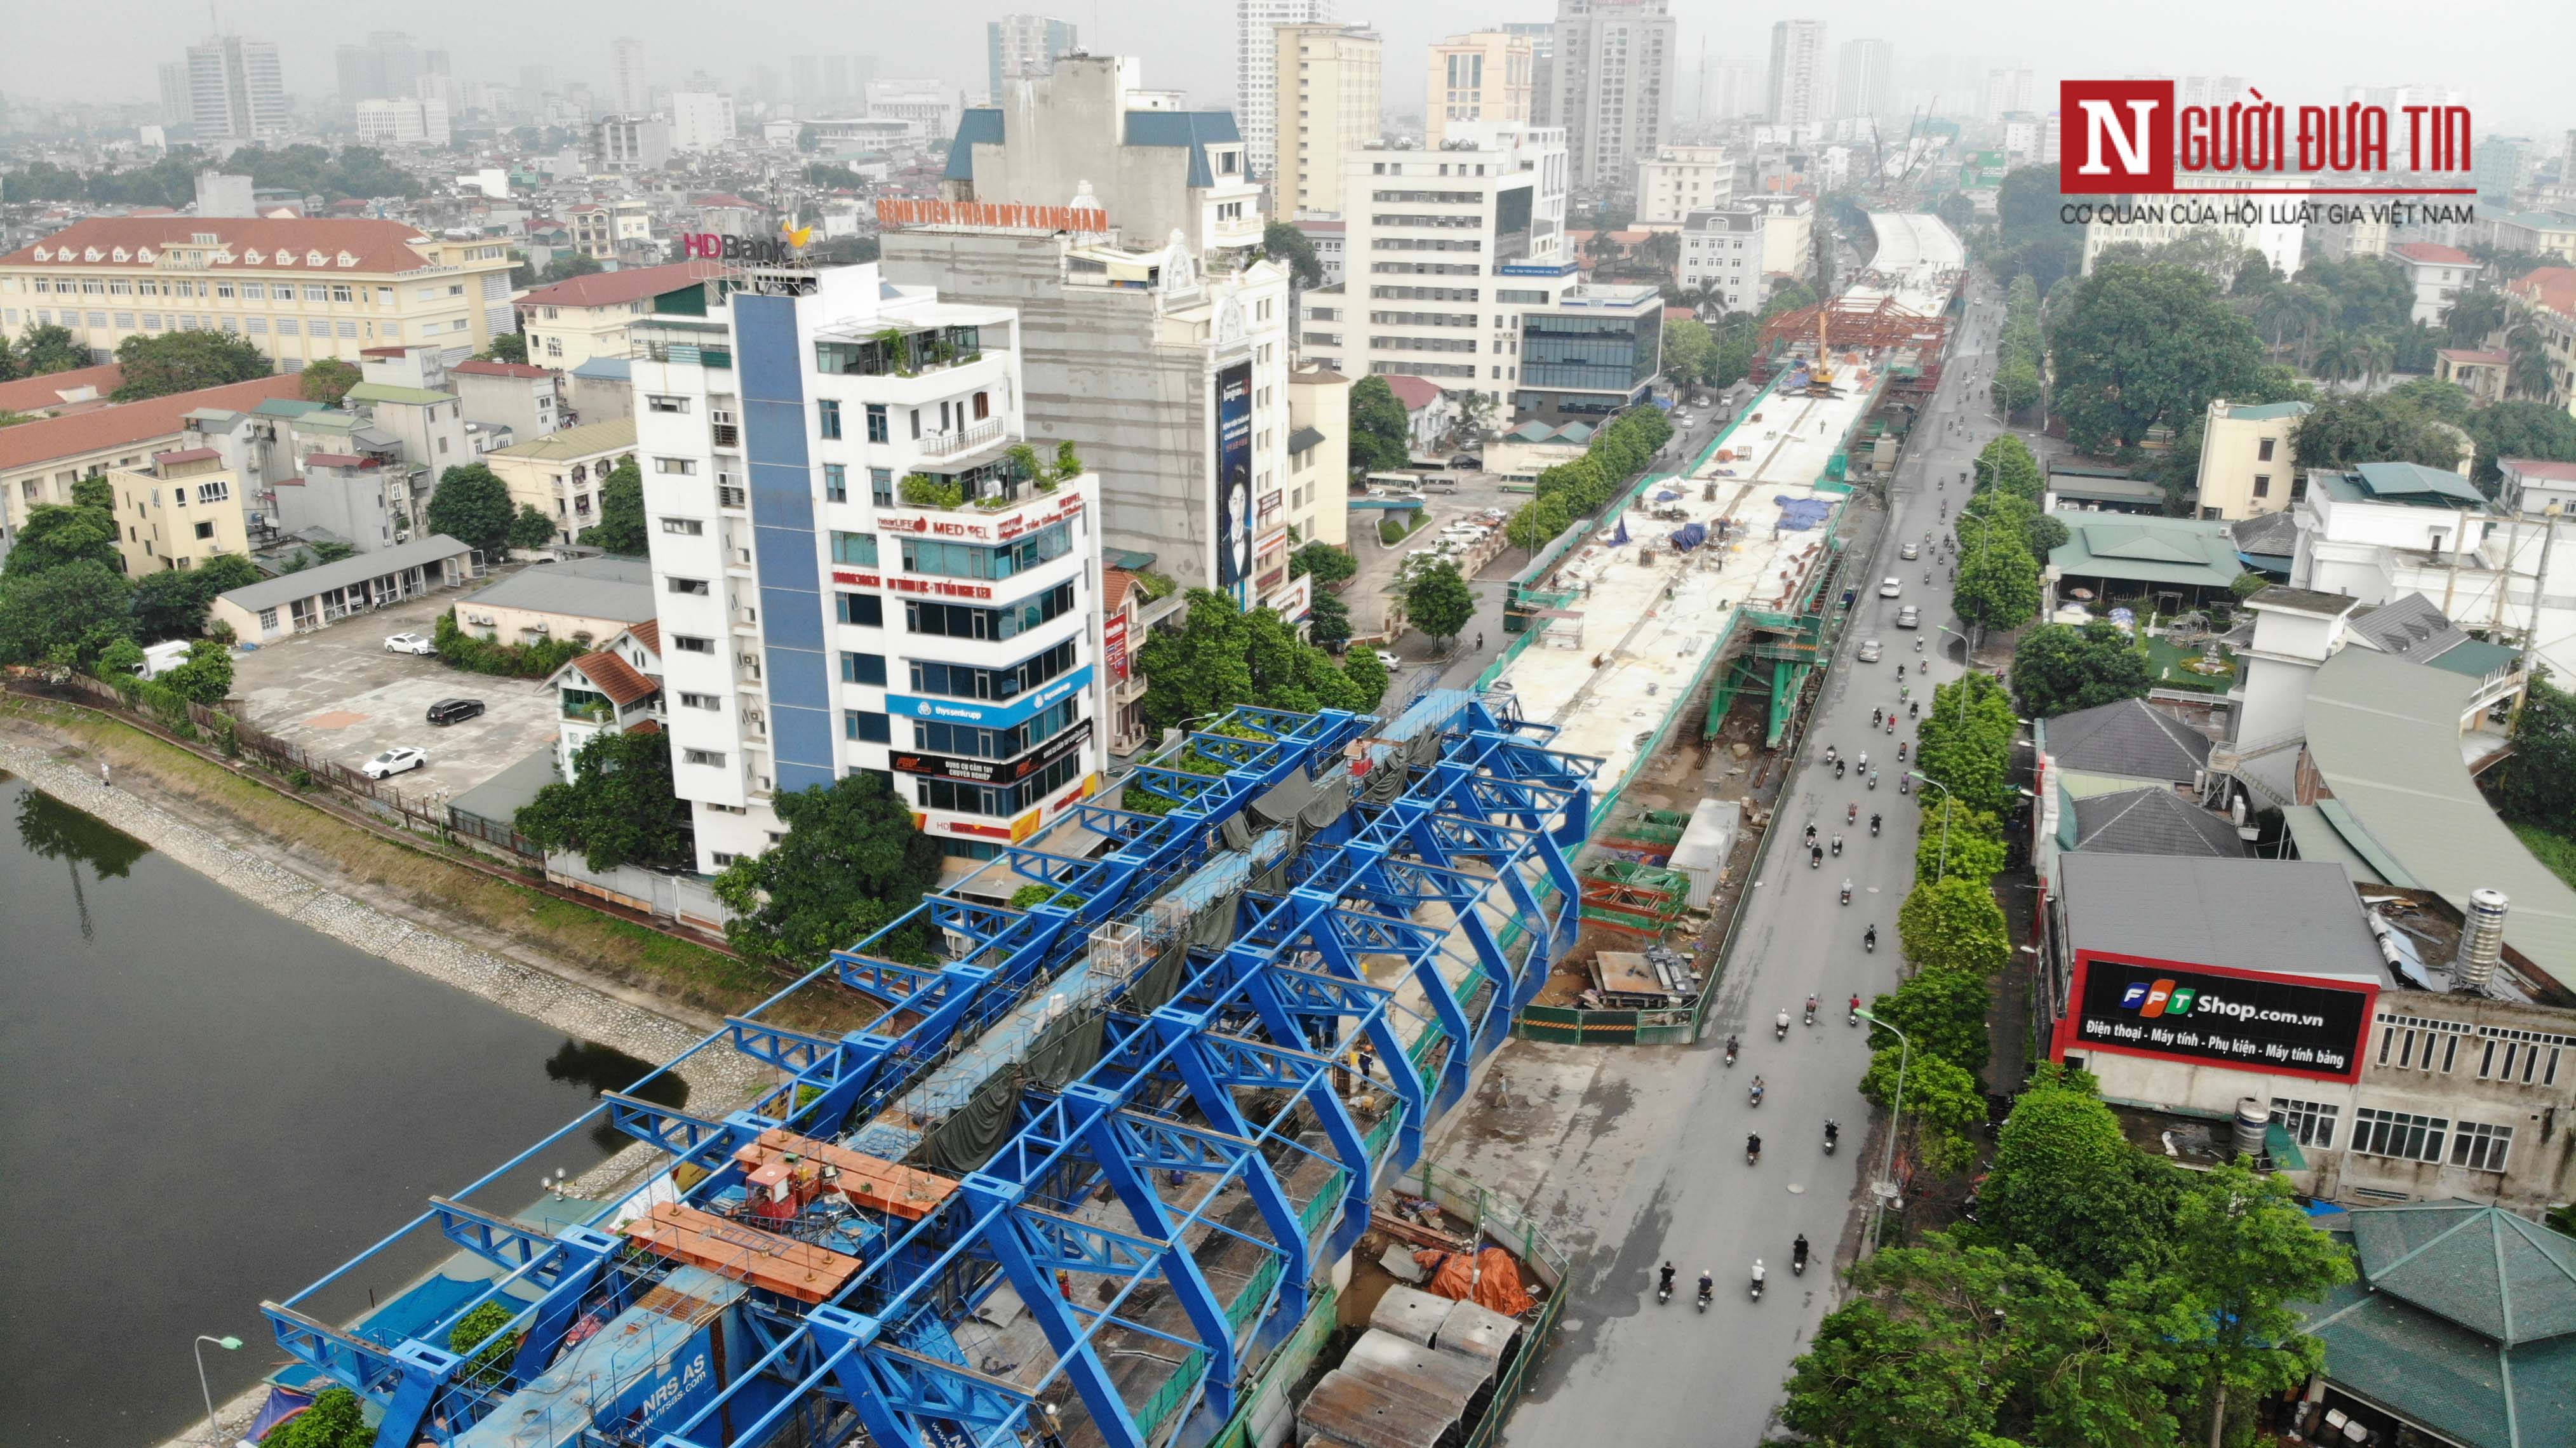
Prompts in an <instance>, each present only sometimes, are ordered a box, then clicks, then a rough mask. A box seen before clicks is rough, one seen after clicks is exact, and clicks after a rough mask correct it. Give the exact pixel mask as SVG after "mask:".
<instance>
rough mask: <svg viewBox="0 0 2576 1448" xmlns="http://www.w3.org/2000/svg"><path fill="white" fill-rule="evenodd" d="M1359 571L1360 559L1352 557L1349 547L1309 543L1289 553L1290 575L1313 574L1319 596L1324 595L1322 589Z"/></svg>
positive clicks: (1294, 576) (1303, 575) (1301, 576)
mask: <svg viewBox="0 0 2576 1448" xmlns="http://www.w3.org/2000/svg"><path fill="white" fill-rule="evenodd" d="M1359 571H1360V565H1359V560H1357V559H1355V558H1353V557H1351V554H1350V550H1349V549H1347V548H1337V547H1335V546H1333V545H1332V544H1330V543H1309V544H1307V545H1306V546H1305V547H1303V548H1300V549H1298V550H1297V551H1296V552H1294V553H1291V554H1289V555H1288V576H1289V577H1291V578H1304V577H1306V576H1308V575H1310V574H1311V575H1313V577H1314V579H1315V587H1316V589H1317V594H1316V596H1317V597H1319V598H1320V597H1322V596H1323V595H1322V592H1321V590H1323V589H1327V588H1330V587H1332V586H1333V585H1334V584H1336V583H1339V582H1341V581H1342V580H1343V579H1345V578H1348V577H1350V576H1351V575H1352V574H1354V573H1357V572H1359Z"/></svg>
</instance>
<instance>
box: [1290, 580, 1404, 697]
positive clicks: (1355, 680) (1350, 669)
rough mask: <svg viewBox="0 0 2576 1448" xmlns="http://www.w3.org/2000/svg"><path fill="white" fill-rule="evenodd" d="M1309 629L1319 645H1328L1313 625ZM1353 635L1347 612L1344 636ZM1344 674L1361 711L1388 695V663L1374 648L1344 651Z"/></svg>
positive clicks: (1336, 603)
mask: <svg viewBox="0 0 2576 1448" xmlns="http://www.w3.org/2000/svg"><path fill="white" fill-rule="evenodd" d="M1315 602H1316V603H1317V604H1318V605H1319V606H1320V605H1321V604H1322V603H1323V602H1324V600H1323V599H1320V598H1318V599H1316V600H1315ZM1333 602H1334V603H1335V605H1337V606H1338V605H1339V604H1340V602H1341V600H1339V599H1335V600H1333ZM1307 633H1308V635H1309V636H1310V637H1312V638H1313V639H1314V642H1315V644H1316V645H1317V646H1318V647H1329V645H1327V644H1325V642H1324V640H1323V638H1322V637H1321V636H1320V635H1319V634H1318V633H1317V631H1316V630H1315V629H1313V628H1311V627H1310V628H1309V629H1308V630H1307ZM1350 636H1351V628H1350V616H1349V615H1348V614H1347V613H1345V614H1344V615H1343V618H1342V639H1343V640H1348V639H1349V638H1350ZM1342 676H1343V677H1344V678H1347V679H1349V680H1350V681H1351V696H1352V697H1353V698H1354V699H1356V700H1358V701H1359V702H1358V704H1357V706H1356V708H1357V710H1358V711H1359V712H1361V713H1366V712H1368V711H1369V710H1371V709H1374V708H1376V707H1377V706H1378V701H1379V700H1381V699H1384V698H1385V697H1386V680H1387V675H1386V664H1385V663H1384V661H1382V660H1380V659H1379V658H1378V656H1377V650H1375V649H1362V650H1360V651H1359V652H1358V653H1355V654H1348V655H1345V656H1344V657H1343V659H1342Z"/></svg>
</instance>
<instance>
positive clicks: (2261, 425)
mask: <svg viewBox="0 0 2576 1448" xmlns="http://www.w3.org/2000/svg"><path fill="white" fill-rule="evenodd" d="M2307 415H2308V404H2306V403H2304V402H2266V403H2259V404H2257V403H2246V402H2229V401H2228V400H2227V399H2225V398H2223V397H2222V398H2218V399H2215V400H2213V401H2212V402H2211V403H2210V404H2209V416H2208V417H2207V419H2206V420H2204V421H2203V422H2202V424H2201V435H2200V476H2199V483H2198V487H2197V493H2198V498H2197V501H2196V504H2195V506H2197V507H2198V508H2199V510H2200V516H2201V517H2203V518H2217V519H2223V520H2225V521H2227V522H2230V523H2233V522H2238V521H2240V520H2242V519H2246V518H2251V517H2253V516H2255V515H2256V514H2258V513H2278V512H2281V511H2283V510H2284V509H2286V508H2288V507H2289V506H2290V500H2291V495H2292V493H2293V491H2294V489H2295V485H2296V483H2297V480H2298V477H2299V470H2298V467H2297V466H2296V465H2295V464H2294V463H2293V462H2292V461H2291V457H2290V453H2291V444H2292V442H2293V441H2294V440H2295V436H2296V434H2297V432H2298V430H2299V419H2300V418H2302V417H2305V416H2307Z"/></svg>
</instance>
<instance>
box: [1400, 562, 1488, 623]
mask: <svg viewBox="0 0 2576 1448" xmlns="http://www.w3.org/2000/svg"><path fill="white" fill-rule="evenodd" d="M1404 613H1405V617H1407V618H1409V619H1411V620H1412V621H1413V626H1414V627H1415V628H1418V629H1420V630H1422V631H1423V632H1424V633H1426V634H1429V635H1430V636H1431V637H1432V638H1434V639H1440V640H1447V639H1454V638H1456V637H1457V636H1458V631H1459V630H1460V629H1463V628H1465V627H1466V626H1467V622H1468V620H1470V619H1472V618H1474V617H1475V616H1476V594H1475V590H1473V589H1471V588H1469V587H1468V586H1467V580H1466V579H1464V578H1461V577H1459V576H1458V565H1457V564H1455V563H1451V562H1449V561H1447V560H1446V559H1443V560H1441V561H1439V562H1435V563H1432V564H1430V565H1429V566H1427V567H1423V568H1417V569H1415V570H1414V571H1413V576H1412V577H1411V578H1409V579H1407V580H1406V581H1405V585H1404Z"/></svg>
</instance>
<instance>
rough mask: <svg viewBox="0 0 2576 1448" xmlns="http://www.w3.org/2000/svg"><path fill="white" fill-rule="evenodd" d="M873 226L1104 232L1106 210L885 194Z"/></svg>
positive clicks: (1107, 222)
mask: <svg viewBox="0 0 2576 1448" xmlns="http://www.w3.org/2000/svg"><path fill="white" fill-rule="evenodd" d="M877 225H878V226H879V227H880V228H885V227H904V226H983V227H990V228H992V229H993V230H996V231H1107V230H1108V229H1109V213H1108V212H1106V211H1102V210H1100V209H1098V208H1097V207H1090V206H1084V207H1072V206H1024V205H1022V204H1020V203H1019V202H1016V201H921V200H910V199H905V198H898V197H889V198H887V199H885V200H882V201H879V202H878V203H877Z"/></svg>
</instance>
